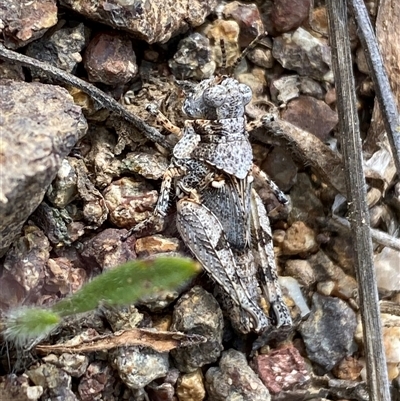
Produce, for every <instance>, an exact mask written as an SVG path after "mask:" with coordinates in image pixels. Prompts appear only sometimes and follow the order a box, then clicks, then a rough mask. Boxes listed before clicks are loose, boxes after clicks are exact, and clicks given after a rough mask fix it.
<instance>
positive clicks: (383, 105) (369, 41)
mask: <svg viewBox="0 0 400 401" xmlns="http://www.w3.org/2000/svg"><path fill="white" fill-rule="evenodd" d="M350 3H351V5H352V8H353V12H354V16H355V18H356V20H357V25H358V36H359V38H360V41H361V45H362V47H363V49H364V52H365V56H366V59H367V63H368V67H369V71H370V73H371V78H372V81H373V82H374V87H375V93H376V97H377V99H378V103H379V108H380V110H381V114H382V118H383V123H384V125H385V129H386V133H387V135H388V139H389V143H390V146H391V148H392V153H393V158H394V163H395V165H396V170H397V175H398V176H399V177H400V118H399V112H398V110H397V106H396V101H395V99H394V96H393V93H392V90H391V88H390V83H389V78H388V76H387V73H386V70H385V66H384V65H383V61H382V57H381V55H380V52H379V48H378V43H377V41H376V38H375V34H374V30H373V28H372V25H371V21H370V19H369V15H368V12H367V9H366V8H365V4H364V1H363V0H350Z"/></svg>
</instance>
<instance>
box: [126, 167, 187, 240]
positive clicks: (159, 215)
mask: <svg viewBox="0 0 400 401" xmlns="http://www.w3.org/2000/svg"><path fill="white" fill-rule="evenodd" d="M184 174H185V171H183V170H182V168H181V167H179V166H177V165H176V164H175V163H171V165H170V166H169V167H168V169H167V170H166V171H165V173H164V175H163V181H162V184H161V190H160V195H159V197H158V200H157V204H156V207H155V209H154V211H153V214H152V215H151V216H150V217H149V218H148V219H146V220H144V221H142V222H141V223H139V224H137V225H136V226H135V227H132V228H131V229H130V230H129V232H128V234H127V235H126V238H128V237H129V236H131V235H132V234H134V233H142V232H146V233H148V232H149V231H150V232H160V231H162V230H163V226H164V217H165V216H166V214H167V211H168V208H169V205H170V197H171V190H172V186H173V182H174V180H175V179H176V178H178V177H181V176H182V175H184Z"/></svg>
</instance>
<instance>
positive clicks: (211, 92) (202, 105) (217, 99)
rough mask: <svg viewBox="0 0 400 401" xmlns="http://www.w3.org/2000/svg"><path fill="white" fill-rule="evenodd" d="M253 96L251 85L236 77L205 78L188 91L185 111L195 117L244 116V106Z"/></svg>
mask: <svg viewBox="0 0 400 401" xmlns="http://www.w3.org/2000/svg"><path fill="white" fill-rule="evenodd" d="M251 97H252V92H251V89H250V87H249V86H247V85H245V84H241V83H239V82H238V81H237V80H236V79H234V78H230V77H227V76H222V77H215V78H210V79H205V80H203V81H201V82H200V83H199V84H197V85H195V86H193V87H192V88H191V89H190V90H189V91H188V92H187V93H186V99H185V102H184V104H183V111H184V112H185V114H186V115H187V116H188V117H190V118H194V119H205V120H219V119H227V118H237V117H243V115H244V107H245V106H246V104H248V103H249V102H250V100H251Z"/></svg>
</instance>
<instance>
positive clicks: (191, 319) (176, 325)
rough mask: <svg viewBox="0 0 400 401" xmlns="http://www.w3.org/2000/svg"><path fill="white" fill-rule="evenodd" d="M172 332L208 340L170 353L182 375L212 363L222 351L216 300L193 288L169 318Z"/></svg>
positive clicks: (219, 316)
mask: <svg viewBox="0 0 400 401" xmlns="http://www.w3.org/2000/svg"><path fill="white" fill-rule="evenodd" d="M171 330H175V331H181V332H184V333H190V334H200V335H202V336H205V337H206V338H207V342H206V343H204V344H199V345H196V346H193V347H186V348H180V349H175V350H172V351H171V355H172V357H173V358H174V360H175V364H176V365H177V367H178V369H179V370H180V371H182V372H193V371H195V370H196V369H197V368H199V367H201V366H204V365H206V364H208V363H212V362H215V361H216V360H217V359H218V357H219V355H220V353H221V351H222V349H223V347H222V331H223V318H222V311H221V309H220V307H219V305H218V303H217V301H216V300H215V298H214V297H213V296H212V295H211V294H209V293H208V292H207V291H205V290H203V289H202V288H201V287H194V288H192V289H191V290H190V291H189V292H188V293H187V294H185V295H184V296H182V297H181V299H180V300H179V301H178V303H177V305H176V306H175V309H174V312H173V315H172V325H171Z"/></svg>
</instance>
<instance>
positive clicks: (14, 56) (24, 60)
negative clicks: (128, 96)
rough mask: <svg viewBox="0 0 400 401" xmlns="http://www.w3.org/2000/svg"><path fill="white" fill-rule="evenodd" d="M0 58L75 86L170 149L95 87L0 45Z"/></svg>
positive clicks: (138, 119) (157, 135) (150, 129)
mask: <svg viewBox="0 0 400 401" xmlns="http://www.w3.org/2000/svg"><path fill="white" fill-rule="evenodd" d="M0 58H2V59H4V60H8V61H11V62H17V63H19V64H21V65H23V66H25V67H30V68H35V69H37V70H40V71H42V72H43V73H45V74H46V75H48V76H50V77H52V78H54V79H56V80H58V81H60V82H64V83H66V84H69V85H72V86H75V87H76V88H79V89H80V90H82V91H83V92H85V93H87V94H88V95H89V96H90V97H92V98H93V99H94V100H95V101H96V102H98V103H99V105H100V106H102V107H104V108H106V109H108V110H110V111H112V112H114V113H116V114H118V115H119V116H121V117H122V118H124V119H125V120H126V121H128V122H129V123H131V124H132V125H133V126H134V127H135V128H137V129H138V130H139V131H140V132H142V133H143V134H144V135H145V136H146V137H147V138H148V139H150V140H151V141H153V142H156V143H159V144H160V145H161V146H163V147H166V148H168V149H171V147H172V146H171V145H170V144H168V142H167V141H166V140H165V136H163V135H161V134H160V132H158V131H157V130H156V129H155V128H153V127H151V126H150V125H148V124H146V123H145V122H144V121H143V120H142V119H141V118H139V117H137V116H135V115H134V114H132V113H130V112H129V111H128V110H126V109H125V108H124V107H123V106H122V105H121V104H119V103H118V102H117V101H116V100H115V99H113V98H112V97H111V96H108V95H107V94H105V93H104V92H103V91H101V90H100V89H99V88H97V87H96V86H94V85H92V84H90V83H88V82H85V81H84V80H82V79H80V78H77V77H75V76H74V75H72V74H69V73H68V72H66V71H64V70H61V69H59V68H57V67H54V66H52V65H50V64H48V63H44V62H42V61H39V60H36V59H34V58H32V57H28V56H24V55H23V54H20V53H17V52H15V51H13V50H9V49H7V48H6V47H4V45H2V44H1V43H0Z"/></svg>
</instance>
